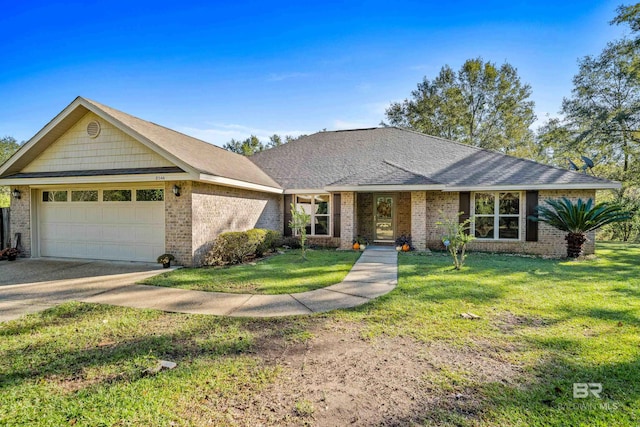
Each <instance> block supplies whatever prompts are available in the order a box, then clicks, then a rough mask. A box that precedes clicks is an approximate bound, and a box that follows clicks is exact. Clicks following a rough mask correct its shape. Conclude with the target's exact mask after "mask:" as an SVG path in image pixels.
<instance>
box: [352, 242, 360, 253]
mask: <svg viewBox="0 0 640 427" xmlns="http://www.w3.org/2000/svg"><path fill="white" fill-rule="evenodd" d="M353 250H354V251H357V250H360V243H358V242H355V243H354V244H353Z"/></svg>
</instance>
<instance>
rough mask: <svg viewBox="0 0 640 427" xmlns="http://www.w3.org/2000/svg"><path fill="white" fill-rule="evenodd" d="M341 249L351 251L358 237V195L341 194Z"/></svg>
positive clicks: (349, 192)
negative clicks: (354, 240)
mask: <svg viewBox="0 0 640 427" xmlns="http://www.w3.org/2000/svg"><path fill="white" fill-rule="evenodd" d="M340 199H341V200H340V249H351V245H352V244H353V239H355V237H356V193H354V192H353V191H344V192H342V193H340Z"/></svg>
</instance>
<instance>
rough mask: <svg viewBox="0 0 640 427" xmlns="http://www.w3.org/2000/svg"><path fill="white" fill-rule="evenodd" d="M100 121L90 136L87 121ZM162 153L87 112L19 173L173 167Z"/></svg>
mask: <svg viewBox="0 0 640 427" xmlns="http://www.w3.org/2000/svg"><path fill="white" fill-rule="evenodd" d="M93 121H97V122H98V123H100V133H99V134H98V136H96V137H94V138H92V137H90V136H89V135H88V134H87V131H86V129H87V125H88V124H89V123H91V122H93ZM174 166H175V165H174V164H173V163H172V162H169V161H168V160H167V159H165V158H164V157H162V156H160V155H159V154H157V153H156V152H154V151H153V150H151V149H150V148H148V147H146V146H145V145H143V144H141V143H140V142H138V141H136V140H135V139H134V138H132V137H131V136H129V135H127V134H126V133H124V132H122V131H121V130H119V129H118V128H116V127H115V126H113V125H112V124H111V123H109V122H106V121H104V120H101V119H100V118H99V117H98V116H97V115H95V114H94V113H92V112H88V113H87V114H85V115H84V117H82V118H81V119H80V120H78V122H76V123H75V124H74V125H73V126H71V127H70V128H69V129H68V130H67V131H66V132H65V133H64V134H63V135H62V136H60V137H59V138H58V139H57V140H55V141H54V142H53V143H52V144H50V145H49V146H48V147H47V148H46V149H45V150H44V151H43V152H42V153H41V154H39V155H38V157H36V158H35V159H34V160H33V161H31V162H30V163H29V164H28V165H26V166H25V167H24V168H22V170H21V172H23V173H33V172H60V171H72V170H73V171H87V170H101V169H105V170H108V169H135V168H163V167H174Z"/></svg>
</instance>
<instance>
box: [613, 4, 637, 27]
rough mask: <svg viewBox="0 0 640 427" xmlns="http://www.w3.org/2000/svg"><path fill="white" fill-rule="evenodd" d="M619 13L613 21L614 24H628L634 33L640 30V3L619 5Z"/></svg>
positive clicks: (617, 10)
mask: <svg viewBox="0 0 640 427" xmlns="http://www.w3.org/2000/svg"><path fill="white" fill-rule="evenodd" d="M616 12H618V14H617V15H616V17H615V18H613V20H612V21H611V23H612V24H616V25H619V24H628V25H629V27H630V28H631V31H633V32H634V33H638V32H640V3H636V4H633V5H631V6H624V5H622V6H618V8H617V9H616Z"/></svg>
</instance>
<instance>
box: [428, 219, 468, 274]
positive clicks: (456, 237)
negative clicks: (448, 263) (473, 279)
mask: <svg viewBox="0 0 640 427" xmlns="http://www.w3.org/2000/svg"><path fill="white" fill-rule="evenodd" d="M463 213H464V212H460V213H458V215H456V217H455V218H447V217H446V216H445V215H444V213H443V212H442V211H440V217H441V219H440V221H438V222H436V225H439V226H441V227H442V228H444V232H445V234H444V236H442V243H443V244H444V246H445V247H446V248H447V251H449V253H450V254H451V257H452V258H453V266H454V268H455V269H456V270H460V269H461V268H462V266H463V265H464V261H465V260H466V259H467V254H466V250H467V243H469V242H471V241H473V240H475V237H474V236H473V235H471V233H470V232H469V228H470V224H471V219H470V218H468V219H466V220H464V221H463V222H460V215H462V214H463Z"/></svg>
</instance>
